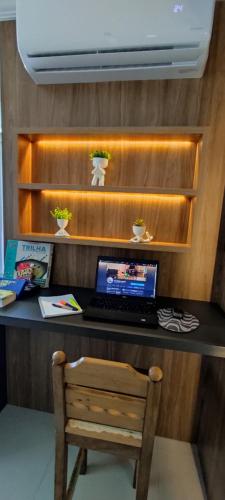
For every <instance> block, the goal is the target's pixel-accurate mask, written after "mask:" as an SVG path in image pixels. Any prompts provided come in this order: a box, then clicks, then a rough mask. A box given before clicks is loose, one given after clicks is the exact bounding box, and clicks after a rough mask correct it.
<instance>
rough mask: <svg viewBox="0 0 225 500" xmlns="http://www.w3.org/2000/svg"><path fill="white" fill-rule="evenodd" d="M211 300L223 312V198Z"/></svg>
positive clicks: (224, 252)
mask: <svg viewBox="0 0 225 500" xmlns="http://www.w3.org/2000/svg"><path fill="white" fill-rule="evenodd" d="M224 168H225V167H224ZM212 300H213V301H214V302H217V303H218V304H219V305H220V307H222V309H223V310H224V312H225V196H224V201H223V210H222V217H221V224H220V234H219V242H218V248H217V257H216V266H215V273H214V280H213V290H212Z"/></svg>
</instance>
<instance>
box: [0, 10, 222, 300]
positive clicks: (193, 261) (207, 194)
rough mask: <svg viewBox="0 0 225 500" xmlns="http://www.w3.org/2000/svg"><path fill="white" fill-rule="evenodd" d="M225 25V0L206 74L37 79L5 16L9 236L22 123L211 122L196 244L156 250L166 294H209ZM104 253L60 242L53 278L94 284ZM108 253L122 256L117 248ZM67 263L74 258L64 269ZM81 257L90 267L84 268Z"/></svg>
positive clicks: (0, 38)
mask: <svg viewBox="0 0 225 500" xmlns="http://www.w3.org/2000/svg"><path fill="white" fill-rule="evenodd" d="M224 26H225V5H224V3H218V5H217V8H216V16H215V23H214V32H213V39H212V44H211V49H210V57H209V62H208V65H207V69H206V72H205V75H204V77H203V78H202V79H200V80H194V79H193V80H191V79H189V80H170V81H165V80H164V81H142V82H109V83H96V84H78V85H55V86H54V85H46V86H37V85H35V84H34V83H33V82H32V81H31V79H30V77H29V76H28V75H27V74H26V72H25V70H24V68H23V66H22V63H21V61H20V58H19V55H18V53H17V50H16V35H15V23H14V22H6V23H1V26H0V47H1V57H0V58H1V66H2V100H3V146H4V194H5V232H6V238H11V237H13V236H14V235H15V234H16V232H17V231H16V229H17V228H16V227H15V218H14V217H13V214H14V213H15V211H16V210H17V205H16V199H15V196H14V193H15V191H14V189H15V184H14V183H15V148H14V139H13V137H14V127H49V126H53V127H68V126H70V127H79V126H80V127H82V126H84V127H87V126H93V127H94V126H102V127H104V126H105V127H109V126H177V125H178V126H188V125H189V126H206V127H209V133H208V137H207V138H206V139H205V141H204V147H203V162H204V175H203V173H202V172H201V170H200V184H201V189H200V194H199V197H198V201H197V204H196V211H195V219H196V223H195V224H194V228H193V246H192V250H191V252H190V253H188V254H182V255H181V254H180V255H179V254H174V255H170V254H168V255H164V254H162V253H159V254H158V255H154V257H158V258H159V260H160V265H161V276H160V286H159V290H160V293H163V294H167V295H172V296H177V297H186V298H193V299H203V300H209V299H210V294H211V286H212V277H213V270H214V262H215V255H216V246H217V238H218V229H219V221H220V215H221V207H222V197H223V188H224V183H225V169H224V161H225V141H224V121H225V118H224V117H225V59H224V46H225V29H224ZM215 194H216V196H215ZM206 249H207V251H206ZM100 253H101V249H100V248H99V249H98V250H96V248H90V249H85V250H84V248H82V247H80V248H79V247H73V248H69V245H68V246H66V245H62V246H61V245H57V248H56V252H55V254H56V255H55V265H54V269H53V280H54V281H55V282H58V283H65V277H66V278H68V284H71V283H72V284H74V285H82V284H83V283H84V282H85V284H86V285H93V282H94V273H95V263H96V255H98V254H100ZM104 253H105V254H115V255H118V253H117V251H116V250H115V251H112V250H111V249H109V250H107V249H105V250H104ZM121 253H122V252H121ZM132 253H133V256H135V254H136V255H140V254H141V252H139V251H137V252H135V253H134V252H132ZM87 255H88V257H89V258H88V260H86V259H85V260H84V258H85V257H86V256H87ZM149 256H152V257H153V253H149ZM62 262H66V263H67V266H65V267H64V269H62V268H61V267H62V266H61V263H62ZM78 262H79V264H82V267H78V268H77V267H76V266H77V263H78ZM70 266H72V267H70ZM67 267H69V269H67ZM80 269H82V272H80ZM83 273H84V275H85V276H83Z"/></svg>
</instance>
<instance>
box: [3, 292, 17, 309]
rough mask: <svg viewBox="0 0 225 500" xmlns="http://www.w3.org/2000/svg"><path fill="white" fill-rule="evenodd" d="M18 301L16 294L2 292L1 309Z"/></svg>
mask: <svg viewBox="0 0 225 500" xmlns="http://www.w3.org/2000/svg"><path fill="white" fill-rule="evenodd" d="M14 300H16V293H15V292H11V291H9V290H0V307H5V306H7V305H8V304H11V302H14Z"/></svg>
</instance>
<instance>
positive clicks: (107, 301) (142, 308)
mask: <svg viewBox="0 0 225 500" xmlns="http://www.w3.org/2000/svg"><path fill="white" fill-rule="evenodd" d="M91 306H92V307H99V308H100V309H107V310H108V311H127V312H131V313H139V314H150V313H152V312H153V311H155V307H154V306H153V304H143V303H141V302H137V303H135V304H134V303H133V302H130V301H129V300H126V299H125V300H123V299H122V300H121V298H120V299H116V298H111V297H109V298H108V297H102V298H99V297H94V298H93V299H92V301H91Z"/></svg>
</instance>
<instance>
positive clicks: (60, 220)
mask: <svg viewBox="0 0 225 500" xmlns="http://www.w3.org/2000/svg"><path fill="white" fill-rule="evenodd" d="M50 214H51V215H52V217H54V219H56V221H57V224H58V227H59V230H58V231H57V232H56V233H55V236H59V237H62V238H65V237H68V236H69V233H67V231H65V228H66V227H67V226H68V222H69V221H70V220H71V219H72V212H70V211H69V210H68V208H59V207H56V208H54V210H51V211H50Z"/></svg>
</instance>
